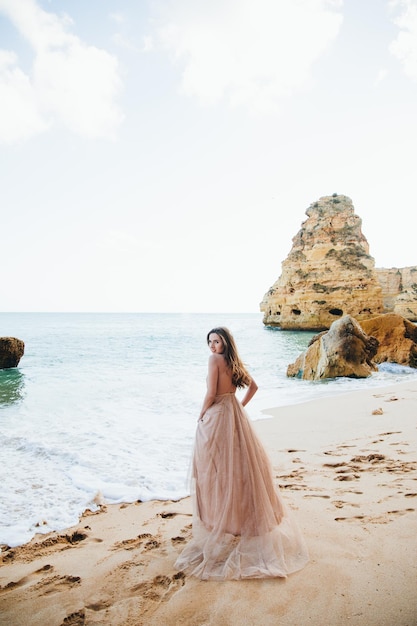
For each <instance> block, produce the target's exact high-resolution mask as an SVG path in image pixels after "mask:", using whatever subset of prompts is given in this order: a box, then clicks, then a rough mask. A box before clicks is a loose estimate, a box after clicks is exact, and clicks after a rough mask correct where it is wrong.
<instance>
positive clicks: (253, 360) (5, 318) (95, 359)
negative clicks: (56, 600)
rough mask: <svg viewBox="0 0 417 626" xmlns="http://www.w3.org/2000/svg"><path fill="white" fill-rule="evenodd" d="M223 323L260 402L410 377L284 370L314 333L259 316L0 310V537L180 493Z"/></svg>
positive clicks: (385, 371)
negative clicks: (17, 348) (100, 508)
mask: <svg viewBox="0 0 417 626" xmlns="http://www.w3.org/2000/svg"><path fill="white" fill-rule="evenodd" d="M216 325H226V326H228V327H229V328H230V329H231V330H232V332H233V334H234V335H235V338H236V341H237V343H238V346H239V349H240V352H241V354H242V357H243V359H244V361H245V362H246V363H247V365H248V367H249V368H250V370H251V372H252V374H253V376H254V378H255V379H256V381H257V382H258V385H259V392H258V393H257V394H256V396H255V397H254V399H253V401H252V402H251V403H250V405H249V407H248V409H249V414H250V416H251V418H252V419H265V417H266V416H265V414H264V413H262V410H263V409H265V408H268V407H273V406H283V405H286V404H293V403H298V402H303V401H306V400H310V399H313V398H317V397H322V396H325V395H335V394H338V393H344V392H347V391H351V390H354V389H363V388H366V387H369V386H375V387H377V386H381V385H385V384H390V383H394V382H400V381H403V380H406V379H407V377H408V376H416V375H417V372H416V371H415V370H411V369H410V368H401V367H400V366H396V365H384V366H382V367H381V368H380V371H379V372H378V373H376V374H374V375H373V376H372V377H371V378H370V379H366V380H352V379H337V380H333V381H326V382H320V383H312V382H309V381H300V380H296V379H288V378H287V377H286V375H285V372H286V368H287V365H288V363H290V362H293V361H294V360H295V358H296V357H297V356H298V354H299V353H300V352H302V351H303V350H304V349H305V347H306V346H307V343H308V341H309V340H310V338H311V336H312V333H291V332H282V331H276V330H275V331H274V330H271V329H266V328H264V327H263V325H262V320H261V318H260V316H259V315H256V314H248V315H231V314H226V315H214V314H212V315H202V314H201V315H198V314H195V315H161V314H159V315H158V314H155V315H151V314H136V315H135V314H113V315H111V314H13V315H12V314H1V315H0V335H3V336H6V335H8V336H10V335H11V336H16V337H19V338H20V339H23V340H24V341H25V355H24V357H23V358H22V360H21V363H20V365H19V368H17V369H14V370H3V371H0V436H1V441H2V451H1V461H2V462H1V464H0V480H1V485H2V495H1V501H0V544H2V543H3V544H7V545H9V546H16V545H19V544H21V543H24V542H26V541H28V540H29V539H30V538H31V537H32V536H33V535H34V534H35V533H37V532H49V531H50V530H63V529H65V528H68V527H69V526H72V525H74V524H76V523H77V521H78V519H79V516H80V515H81V513H82V512H83V511H84V510H85V509H86V508H95V507H96V504H95V500H96V498H97V494H100V497H101V498H102V499H103V500H104V501H105V502H109V503H111V502H124V501H126V502H133V501H136V500H142V501H145V500H151V499H160V500H166V499H178V498H182V497H184V496H186V495H187V494H188V486H187V482H186V481H187V475H188V470H189V464H190V457H191V451H192V443H193V437H194V432H195V427H196V418H197V415H198V413H199V410H200V406H201V402H202V398H203V395H204V392H205V378H206V373H207V359H208V356H209V353H208V350H207V346H206V343H205V336H206V333H207V332H208V330H210V328H212V327H213V326H216Z"/></svg>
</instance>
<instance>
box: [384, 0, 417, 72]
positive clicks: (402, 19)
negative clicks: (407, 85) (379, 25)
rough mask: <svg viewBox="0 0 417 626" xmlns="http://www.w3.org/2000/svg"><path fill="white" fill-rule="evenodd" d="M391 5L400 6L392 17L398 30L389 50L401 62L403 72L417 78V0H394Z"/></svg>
mask: <svg viewBox="0 0 417 626" xmlns="http://www.w3.org/2000/svg"><path fill="white" fill-rule="evenodd" d="M390 6H391V7H394V8H395V7H400V9H401V13H400V15H399V16H398V17H397V18H395V19H394V24H396V25H397V26H398V27H399V29H400V32H399V33H398V35H397V37H396V38H395V39H394V41H393V42H392V43H391V45H390V52H391V53H392V54H393V55H394V56H395V57H397V59H398V60H399V61H400V62H401V63H402V65H403V69H404V73H405V74H406V75H407V76H408V77H409V78H411V79H414V80H417V0H394V1H393V2H390Z"/></svg>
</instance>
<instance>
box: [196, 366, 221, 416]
mask: <svg viewBox="0 0 417 626" xmlns="http://www.w3.org/2000/svg"><path fill="white" fill-rule="evenodd" d="M218 358H219V356H218V355H216V354H211V355H210V357H209V362H208V374H207V392H206V395H205V397H204V400H203V406H202V407H201V411H200V416H199V418H198V419H199V420H201V419H202V418H203V415H204V413H205V412H206V411H207V409H208V408H209V407H210V406H211V405H212V404H213V402H214V398H215V397H216V392H217V381H218V379H219V366H218ZM220 358H223V357H220Z"/></svg>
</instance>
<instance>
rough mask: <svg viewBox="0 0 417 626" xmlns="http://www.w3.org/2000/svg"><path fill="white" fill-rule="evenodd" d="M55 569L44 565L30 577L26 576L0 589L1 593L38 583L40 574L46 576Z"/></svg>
mask: <svg viewBox="0 0 417 626" xmlns="http://www.w3.org/2000/svg"><path fill="white" fill-rule="evenodd" d="M53 569H54V568H53V567H52V565H44V566H43V567H40V568H39V569H37V570H35V571H34V572H33V573H32V574H29V575H28V576H24V577H23V578H21V579H20V580H18V581H11V582H10V583H8V584H7V585H5V586H4V587H0V591H10V590H11V589H16V588H17V587H23V586H25V585H28V584H30V583H32V582H33V581H38V576H39V575H40V574H44V573H45V572H52V571H53Z"/></svg>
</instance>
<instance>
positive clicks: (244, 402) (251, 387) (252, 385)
mask: <svg viewBox="0 0 417 626" xmlns="http://www.w3.org/2000/svg"><path fill="white" fill-rule="evenodd" d="M257 391H258V385H257V384H256V383H255V381H254V380H253V378H251V381H250V384H249V387H248V390H247V392H246V393H245V396H244V398H243V400H242V406H246V405H247V403H248V402H249V400H251V399H252V398H253V396H254V395H255V393H256V392H257Z"/></svg>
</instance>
